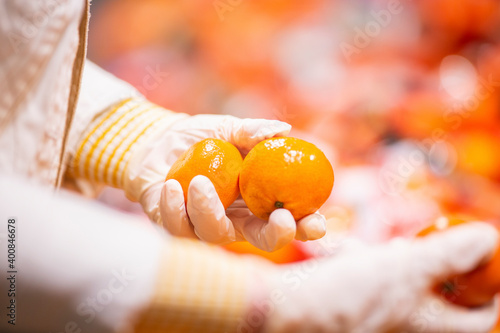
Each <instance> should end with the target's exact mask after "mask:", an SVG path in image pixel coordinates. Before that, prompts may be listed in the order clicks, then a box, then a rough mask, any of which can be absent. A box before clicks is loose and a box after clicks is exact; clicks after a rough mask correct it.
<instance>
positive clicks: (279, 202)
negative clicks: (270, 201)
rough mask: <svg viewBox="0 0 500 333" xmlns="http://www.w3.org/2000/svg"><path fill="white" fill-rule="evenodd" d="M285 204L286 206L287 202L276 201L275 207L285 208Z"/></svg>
mask: <svg viewBox="0 0 500 333" xmlns="http://www.w3.org/2000/svg"><path fill="white" fill-rule="evenodd" d="M283 206H285V204H284V203H282V202H281V201H276V202H275V203H274V207H276V208H283Z"/></svg>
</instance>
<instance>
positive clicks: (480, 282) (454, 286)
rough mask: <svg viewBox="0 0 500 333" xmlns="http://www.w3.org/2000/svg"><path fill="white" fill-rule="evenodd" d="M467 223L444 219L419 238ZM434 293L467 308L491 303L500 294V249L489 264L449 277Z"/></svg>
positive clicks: (454, 219)
mask: <svg viewBox="0 0 500 333" xmlns="http://www.w3.org/2000/svg"><path fill="white" fill-rule="evenodd" d="M466 222H467V221H466V220H463V219H458V218H445V217H442V218H439V219H437V220H436V222H435V223H434V224H432V225H430V226H429V227H427V228H425V229H423V230H422V231H420V232H419V233H418V235H417V236H419V237H422V236H426V235H428V234H430V233H433V232H439V231H441V230H445V229H448V228H450V227H453V226H456V225H459V224H462V223H466ZM434 291H435V292H437V293H438V294H440V295H442V296H443V297H444V298H446V299H447V300H448V301H450V302H452V303H454V304H458V305H462V306H467V307H475V306H481V305H484V304H485V303H488V302H490V301H491V300H492V299H493V297H494V296H495V294H496V293H498V292H500V249H497V250H496V252H495V254H494V255H493V257H492V258H491V259H490V260H489V261H488V262H487V263H485V264H483V265H481V266H479V267H477V268H476V269H474V270H473V271H471V272H468V273H465V274H460V275H456V276H451V277H449V278H448V279H447V280H446V281H443V282H441V283H439V284H438V285H437V286H436V287H435V288H434Z"/></svg>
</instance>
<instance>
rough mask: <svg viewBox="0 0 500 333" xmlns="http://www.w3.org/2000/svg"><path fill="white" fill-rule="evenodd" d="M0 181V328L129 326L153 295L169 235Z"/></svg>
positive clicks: (85, 329) (95, 206) (125, 217)
mask: <svg viewBox="0 0 500 333" xmlns="http://www.w3.org/2000/svg"><path fill="white" fill-rule="evenodd" d="M0 184H2V185H1V186H0V228H1V231H0V236H1V237H2V239H1V241H0V244H2V246H1V247H0V269H1V274H2V279H0V290H2V292H1V293H0V304H1V310H0V314H1V318H2V320H0V331H1V332H35V333H36V332H95V333H97V332H116V331H127V330H129V329H130V327H131V325H132V324H133V321H134V319H135V318H134V316H135V315H136V314H137V312H138V311H140V310H141V309H143V308H144V307H145V306H146V305H147V304H148V303H149V300H150V299H151V297H152V294H153V293H154V286H155V283H156V278H157V274H158V266H159V261H160V252H161V251H160V248H161V247H162V245H163V246H164V244H165V240H166V239H167V238H166V237H168V236H166V235H165V234H163V232H162V231H160V230H159V229H156V227H154V226H153V224H151V223H149V222H148V221H146V220H141V219H139V218H133V217H130V216H128V215H124V214H121V213H118V212H116V211H112V210H109V209H107V208H105V207H103V206H100V205H98V204H96V203H95V202H88V201H85V200H83V199H81V198H77V197H73V196H71V195H69V194H66V193H63V194H60V195H54V193H53V192H51V191H48V190H44V189H41V188H36V187H33V186H32V185H28V184H26V183H24V182H22V181H20V180H15V179H8V178H5V177H4V178H2V177H1V176H0ZM9 221H10V222H11V223H10V224H9ZM8 225H10V227H8ZM8 228H10V232H9V231H8ZM9 234H13V235H15V236H14V237H15V238H14V241H10V242H9V241H8V240H9V239H12V238H9V236H8V235H9ZM8 244H14V245H13V246H11V249H12V248H13V250H10V253H11V254H10V257H8V255H9V254H8V252H9V250H8ZM9 258H10V259H12V260H11V261H8V259H9ZM10 265H12V266H10ZM10 271H12V272H14V273H8V272H10ZM5 276H7V277H11V279H10V280H9V279H7V278H5ZM9 290H12V293H11V292H7V291H9ZM12 300H13V301H12ZM12 302H14V303H13V304H15V306H14V309H13V310H12V307H11V309H9V308H7V306H10V304H12ZM9 313H13V314H15V317H14V318H12V316H11V317H8V316H7V314H9ZM11 319H14V320H15V326H14V325H12V324H9V322H8V320H11ZM80 330H81V331H80Z"/></svg>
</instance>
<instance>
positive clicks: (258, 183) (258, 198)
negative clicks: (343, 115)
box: [166, 137, 334, 220]
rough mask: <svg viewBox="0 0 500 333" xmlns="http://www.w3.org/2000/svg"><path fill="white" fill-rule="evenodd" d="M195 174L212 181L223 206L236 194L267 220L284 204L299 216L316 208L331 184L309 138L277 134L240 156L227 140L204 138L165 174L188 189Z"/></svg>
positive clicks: (322, 158) (330, 172)
mask: <svg viewBox="0 0 500 333" xmlns="http://www.w3.org/2000/svg"><path fill="white" fill-rule="evenodd" d="M196 175H204V176H206V177H208V178H209V179H210V180H211V181H212V183H213V184H214V187H215V190H216V191H217V194H218V195H219V198H220V199H221V202H222V204H223V205H224V208H227V207H229V206H230V205H231V204H232V203H233V202H234V201H235V200H236V198H237V197H238V196H239V194H240V193H241V196H242V198H243V200H244V201H245V203H246V204H247V206H248V208H249V209H250V211H251V212H252V213H253V214H254V215H255V216H257V217H259V218H261V219H265V220H267V219H268V218H269V215H270V214H271V213H272V212H273V211H274V210H275V209H278V208H286V209H288V210H289V211H290V213H291V214H292V215H293V217H294V218H295V220H299V219H301V218H303V217H304V216H306V215H309V214H312V213H314V212H316V211H317V210H318V209H319V208H320V207H321V206H322V205H323V203H324V202H325V201H326V200H327V199H328V197H329V196H330V193H331V191H332V188H333V182H334V174H333V168H332V165H331V164H330V162H329V161H328V159H327V158H326V156H325V154H324V153H323V152H322V151H321V150H320V149H319V148H317V147H316V146H315V145H313V144H312V143H309V142H307V141H304V140H301V139H297V138H292V137H276V138H271V139H267V140H264V141H262V142H260V143H258V144H257V145H256V146H255V147H253V148H252V150H250V152H249V153H248V154H247V155H246V156H245V159H243V158H242V156H241V154H240V152H239V150H238V149H237V148H236V147H235V146H234V145H232V144H231V143H229V142H227V141H224V140H220V139H205V140H202V141H200V142H198V143H196V144H194V145H193V146H191V147H190V148H189V149H188V150H187V151H185V152H184V153H183V154H182V155H181V156H180V157H179V159H178V160H177V161H176V162H175V163H174V164H173V165H172V167H171V169H170V171H169V172H168V175H167V178H166V179H176V180H177V181H179V183H180V184H181V186H182V190H183V191H184V200H186V201H187V192H188V187H189V184H190V182H191V180H192V179H193V178H194V177H195V176H196Z"/></svg>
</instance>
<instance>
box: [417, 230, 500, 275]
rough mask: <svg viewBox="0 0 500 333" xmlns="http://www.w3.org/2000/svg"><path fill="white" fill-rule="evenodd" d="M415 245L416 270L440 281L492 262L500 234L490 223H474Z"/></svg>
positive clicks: (429, 236) (425, 238)
mask: <svg viewBox="0 0 500 333" xmlns="http://www.w3.org/2000/svg"><path fill="white" fill-rule="evenodd" d="M413 245H414V246H413V250H414V251H415V253H414V254H415V258H413V260H412V261H413V262H414V264H415V265H417V267H416V268H417V269H418V270H420V273H423V274H425V275H427V276H428V277H429V278H430V279H433V280H434V281H437V280H440V279H444V278H446V277H448V276H450V275H454V274H461V273H466V272H469V271H471V270H473V269H474V268H476V267H477V266H478V265H480V264H481V263H484V262H486V261H487V260H488V259H490V258H491V256H492V255H493V253H494V251H495V250H496V248H497V246H498V232H497V230H496V229H495V228H494V227H492V226H491V225H488V224H486V223H481V222H470V223H466V224H463V225H458V226H454V227H452V228H450V229H448V230H445V231H442V232H436V233H433V234H430V235H428V236H426V237H424V238H421V239H420V238H419V239H417V240H416V241H415V243H414V244H413Z"/></svg>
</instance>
